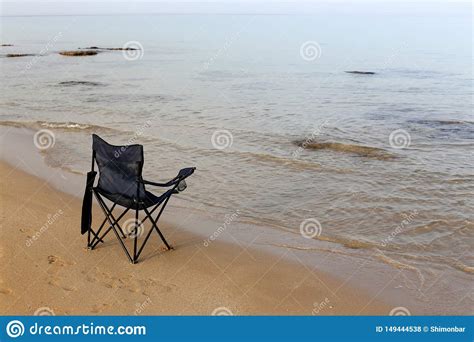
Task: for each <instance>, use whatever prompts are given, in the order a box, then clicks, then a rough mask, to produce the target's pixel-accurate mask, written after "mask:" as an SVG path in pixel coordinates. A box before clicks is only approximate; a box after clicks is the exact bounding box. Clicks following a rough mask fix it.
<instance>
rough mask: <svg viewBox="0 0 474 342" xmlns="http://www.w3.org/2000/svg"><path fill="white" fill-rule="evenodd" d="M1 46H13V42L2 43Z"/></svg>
mask: <svg viewBox="0 0 474 342" xmlns="http://www.w3.org/2000/svg"><path fill="white" fill-rule="evenodd" d="M0 46H13V44H2V45H0Z"/></svg>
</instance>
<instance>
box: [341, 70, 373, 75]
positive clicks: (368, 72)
mask: <svg viewBox="0 0 474 342" xmlns="http://www.w3.org/2000/svg"><path fill="white" fill-rule="evenodd" d="M344 72H347V73H348V74H356V75H375V72H373V71H357V70H353V71H344Z"/></svg>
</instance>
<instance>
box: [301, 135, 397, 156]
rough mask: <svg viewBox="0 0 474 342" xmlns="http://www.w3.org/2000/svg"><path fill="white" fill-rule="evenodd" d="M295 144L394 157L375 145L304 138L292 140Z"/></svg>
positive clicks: (360, 154) (312, 148)
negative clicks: (317, 140)
mask: <svg viewBox="0 0 474 342" xmlns="http://www.w3.org/2000/svg"><path fill="white" fill-rule="evenodd" d="M293 143H294V144H295V145H297V146H299V147H302V148H304V149H308V150H331V151H335V152H342V153H350V154H355V155H358V156H361V157H368V158H375V159H380V160H385V159H392V158H395V156H394V155H393V154H391V153H390V152H388V151H386V150H384V149H382V148H377V147H371V146H363V145H355V144H344V143H340V142H313V141H305V140H297V141H294V142H293Z"/></svg>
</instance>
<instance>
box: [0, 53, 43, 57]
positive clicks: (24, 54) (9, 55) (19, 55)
mask: <svg viewBox="0 0 474 342" xmlns="http://www.w3.org/2000/svg"><path fill="white" fill-rule="evenodd" d="M31 56H36V55H35V54H32V53H7V54H6V57H8V58H14V57H31Z"/></svg>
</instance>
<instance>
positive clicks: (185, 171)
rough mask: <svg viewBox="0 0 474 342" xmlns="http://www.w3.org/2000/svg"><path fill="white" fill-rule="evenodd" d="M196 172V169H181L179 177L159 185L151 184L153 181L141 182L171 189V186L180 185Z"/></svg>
mask: <svg viewBox="0 0 474 342" xmlns="http://www.w3.org/2000/svg"><path fill="white" fill-rule="evenodd" d="M194 170H196V168H195V167H186V168H184V169H181V170H180V171H179V172H178V175H177V176H176V177H174V178H173V179H172V180H170V181H168V182H166V183H157V182H151V181H147V180H141V181H140V182H141V183H143V184H147V185H154V186H162V187H170V186H173V185H176V184H178V183H179V182H181V181H182V180H183V179H185V178H188V177H189V176H191V175H192V174H193V173H194Z"/></svg>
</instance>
